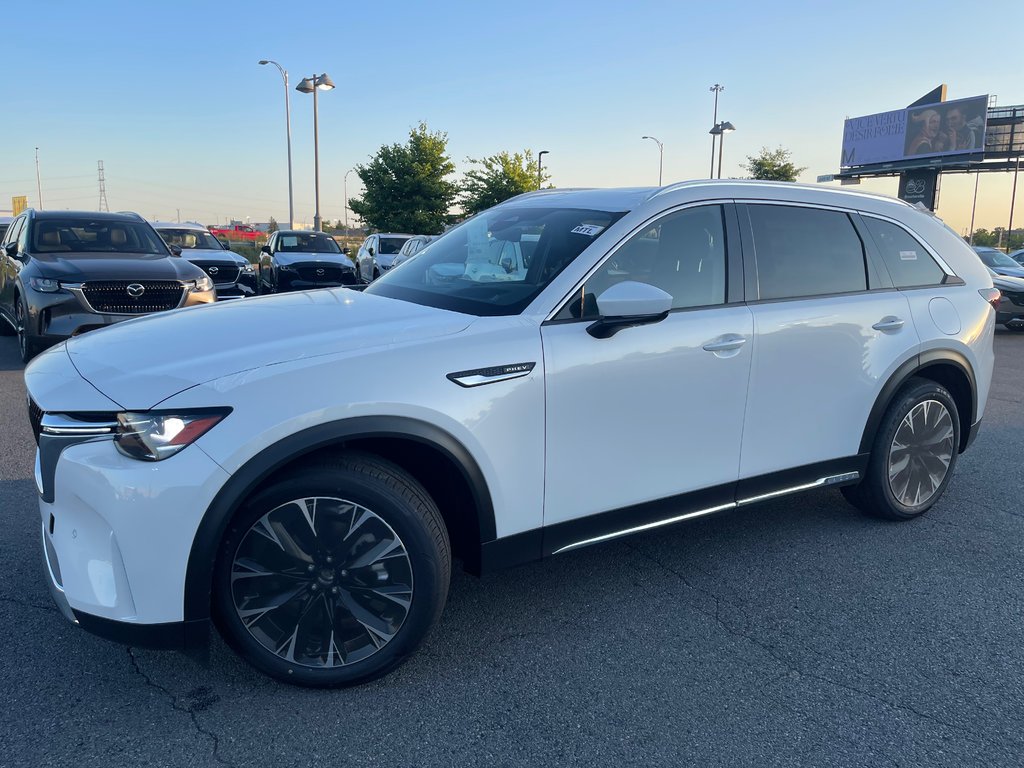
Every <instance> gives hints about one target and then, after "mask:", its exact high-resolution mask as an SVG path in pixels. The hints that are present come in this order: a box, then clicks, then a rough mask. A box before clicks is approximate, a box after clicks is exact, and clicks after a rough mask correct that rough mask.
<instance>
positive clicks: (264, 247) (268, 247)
mask: <svg viewBox="0 0 1024 768" xmlns="http://www.w3.org/2000/svg"><path fill="white" fill-rule="evenodd" d="M260 253H265V254H267V256H272V255H273V254H272V253H271V252H270V246H269V245H264V246H263V247H262V248H260Z"/></svg>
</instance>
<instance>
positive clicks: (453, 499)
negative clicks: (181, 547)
mask: <svg viewBox="0 0 1024 768" xmlns="http://www.w3.org/2000/svg"><path fill="white" fill-rule="evenodd" d="M346 449H348V450H352V449H357V450H364V451H369V452H372V453H374V454H376V455H379V456H381V457H382V458H385V459H388V460H390V461H392V462H394V463H396V464H398V465H399V466H401V467H402V468H403V469H405V470H406V471H408V472H409V473H410V474H411V475H412V476H413V477H414V478H416V479H417V480H418V481H419V482H420V483H421V484H422V485H424V487H425V488H426V489H427V491H428V492H430V493H431V494H432V496H434V497H435V501H436V502H437V503H438V506H439V508H441V513H442V516H443V517H444V521H445V525H446V526H447V527H448V531H449V536H450V537H451V538H452V543H453V546H455V547H456V554H458V555H459V556H460V557H462V559H463V562H464V565H465V568H466V570H467V571H470V572H471V573H479V572H480V567H481V566H480V563H481V551H482V546H483V544H484V543H486V542H489V541H493V540H494V539H495V537H496V526H495V520H494V507H493V503H492V500H491V495H490V491H489V489H488V487H487V483H486V480H485V478H484V475H483V473H482V472H481V470H480V467H479V465H478V464H477V462H476V460H475V459H474V458H473V456H472V454H471V453H470V452H469V451H468V450H467V449H466V448H465V446H463V445H462V444H461V443H460V442H459V441H458V440H456V438H455V437H453V436H452V435H451V434H449V433H448V432H446V431H444V430H443V429H441V428H440V427H437V426H435V425H433V424H430V423H427V422H423V421H419V420H416V419H410V418H406V417H397V416H395V417H391V416H363V417H356V418H352V419H345V420H342V421H335V422H329V423H326V424H320V425H317V426H315V427H311V428H309V429H306V430H303V431H301V432H297V433H295V434H293V435H289V436H288V437H286V438H284V439H283V440H281V441H279V442H277V443H274V444H273V445H270V446H268V447H267V448H264V449H263V450H262V451H260V452H259V453H257V454H256V455H255V456H253V457H252V458H251V459H249V460H248V461H247V462H246V463H245V464H243V465H242V466H241V467H240V468H239V469H238V470H237V471H235V472H234V473H232V474H231V477H230V478H229V479H228V481H227V482H226V483H225V484H224V486H223V487H222V488H221V489H220V491H218V493H217V495H216V496H215V497H214V499H213V501H212V502H211V503H210V506H209V507H208V508H207V510H206V513H205V514H204V515H203V518H202V521H201V522H200V524H199V528H198V529H197V531H196V534H195V537H194V538H193V540H192V548H191V550H190V552H189V558H188V566H187V570H186V574H185V592H184V605H183V611H184V618H185V620H186V621H189V620H198V619H207V618H209V616H210V600H211V593H212V584H213V571H214V564H215V562H216V559H217V554H218V550H219V548H220V543H221V541H222V539H223V537H224V533H225V531H226V530H227V527H228V525H229V523H230V521H231V519H232V518H233V517H234V515H235V513H236V512H237V511H238V509H239V508H240V507H241V506H242V504H243V503H244V502H245V501H246V499H248V498H249V497H250V496H251V495H252V494H253V493H255V492H257V491H258V490H259V489H261V488H262V487H265V486H266V485H267V484H269V483H271V482H273V481H274V480H276V479H277V478H278V477H279V476H280V475H281V474H282V473H284V472H287V471H288V469H289V467H290V466H293V465H295V464H296V463H298V462H302V461H303V460H308V459H309V458H311V457H312V456H313V455H315V454H323V453H331V452H335V451H339V450H346ZM438 496H440V497H441V498H438Z"/></svg>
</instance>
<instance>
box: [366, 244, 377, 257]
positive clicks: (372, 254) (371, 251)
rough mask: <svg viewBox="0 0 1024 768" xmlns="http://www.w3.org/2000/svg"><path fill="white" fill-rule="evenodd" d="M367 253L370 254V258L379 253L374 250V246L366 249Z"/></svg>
mask: <svg viewBox="0 0 1024 768" xmlns="http://www.w3.org/2000/svg"><path fill="white" fill-rule="evenodd" d="M366 252H367V253H369V254H370V256H376V255H377V253H376V252H375V251H374V250H373V246H372V245H371V246H370V247H369V248H367V249H366Z"/></svg>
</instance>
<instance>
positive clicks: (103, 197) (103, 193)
mask: <svg viewBox="0 0 1024 768" xmlns="http://www.w3.org/2000/svg"><path fill="white" fill-rule="evenodd" d="M96 167H97V168H98V169H99V172H100V207H99V210H101V211H109V210H110V208H109V207H108V206H107V179H106V177H105V176H104V175H103V161H102V160H97V161H96Z"/></svg>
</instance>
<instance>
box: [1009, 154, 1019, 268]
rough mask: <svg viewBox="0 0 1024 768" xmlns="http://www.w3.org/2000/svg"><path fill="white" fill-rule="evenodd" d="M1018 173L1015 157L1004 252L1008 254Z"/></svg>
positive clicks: (1011, 235) (1011, 236)
mask: <svg viewBox="0 0 1024 768" xmlns="http://www.w3.org/2000/svg"><path fill="white" fill-rule="evenodd" d="M1018 173H1020V155H1017V166H1016V168H1014V169H1013V193H1012V194H1011V195H1010V225H1009V226H1008V227H1007V228H1006V252H1007V253H1009V252H1010V240H1011V239H1012V238H1013V206H1014V205H1015V204H1016V203H1017V174H1018Z"/></svg>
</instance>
